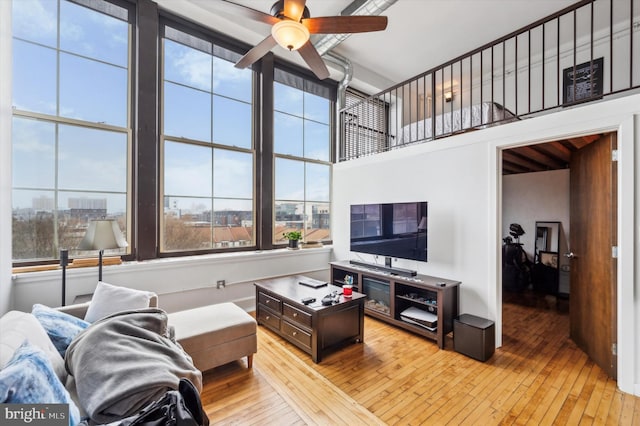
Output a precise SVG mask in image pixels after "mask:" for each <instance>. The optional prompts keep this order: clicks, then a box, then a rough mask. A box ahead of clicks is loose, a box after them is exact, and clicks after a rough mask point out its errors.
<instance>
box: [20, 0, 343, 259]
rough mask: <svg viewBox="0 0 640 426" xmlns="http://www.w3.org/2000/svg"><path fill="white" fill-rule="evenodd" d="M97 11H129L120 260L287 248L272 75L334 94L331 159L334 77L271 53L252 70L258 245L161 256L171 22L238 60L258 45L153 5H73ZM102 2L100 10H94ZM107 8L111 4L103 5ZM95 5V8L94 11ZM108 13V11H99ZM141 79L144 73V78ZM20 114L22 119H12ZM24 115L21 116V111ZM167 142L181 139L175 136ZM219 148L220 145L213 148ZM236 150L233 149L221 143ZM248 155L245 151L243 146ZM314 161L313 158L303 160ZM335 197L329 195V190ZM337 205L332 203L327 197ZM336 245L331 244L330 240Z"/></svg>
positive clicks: (118, 1) (332, 132) (107, 0)
mask: <svg viewBox="0 0 640 426" xmlns="http://www.w3.org/2000/svg"><path fill="white" fill-rule="evenodd" d="M69 1H71V2H74V3H77V4H79V5H82V6H89V7H91V8H96V7H107V9H108V4H111V3H112V4H115V5H117V6H120V7H124V8H126V10H127V12H128V21H127V22H128V25H129V52H128V58H129V64H128V66H129V70H128V87H127V90H128V92H127V96H128V101H127V106H128V108H129V110H128V111H127V115H128V127H127V138H128V139H127V141H128V148H127V162H128V163H127V168H128V171H127V194H126V197H127V218H126V222H127V240H128V242H129V247H128V248H127V254H126V255H123V256H122V258H123V259H124V260H126V261H133V260H136V261H144V260H151V259H158V258H165V257H179V256H190V255H206V254H209V253H218V252H225V253H229V252H241V251H255V250H270V249H277V248H282V247H284V246H285V245H286V244H273V226H274V208H275V200H274V195H275V177H274V174H273V172H274V162H275V157H274V152H273V149H274V146H273V143H274V139H273V129H274V121H273V120H274V118H273V115H274V103H273V100H274V87H273V86H274V84H273V82H274V75H275V69H276V68H280V69H282V70H284V71H286V72H289V73H292V74H295V75H297V76H300V77H302V78H304V79H308V80H309V81H311V82H313V83H314V84H319V85H321V86H324V87H326V88H328V89H329V90H330V91H331V92H332V95H331V96H332V97H333V99H331V102H330V111H329V138H330V142H329V157H330V158H329V161H328V162H327V164H328V165H329V167H330V170H331V171H330V174H332V166H333V164H334V163H335V161H336V144H335V141H336V137H337V134H336V123H337V116H336V97H337V88H338V83H337V82H336V81H333V80H329V79H327V80H324V81H320V80H318V79H317V78H316V77H315V75H314V74H313V73H312V72H311V71H309V70H306V69H304V68H301V67H299V66H297V65H295V64H292V63H290V62H288V61H286V60H285V59H279V58H276V57H275V55H274V54H273V53H272V52H269V53H267V54H266V55H265V56H264V57H263V58H261V59H260V60H258V61H257V62H256V63H254V64H253V65H252V66H251V69H252V71H253V74H252V80H253V87H254V88H253V94H252V103H253V108H252V125H253V130H252V138H253V142H252V143H253V146H252V148H251V149H252V151H253V157H254V160H253V161H254V163H253V170H254V176H253V180H254V188H253V192H254V193H253V204H254V226H253V227H254V232H253V233H254V236H253V237H254V244H253V245H251V246H243V247H234V248H233V249H232V250H229V249H215V248H212V249H207V250H192V251H171V252H161V244H160V242H161V240H160V238H161V226H162V216H163V214H164V212H163V206H164V199H163V197H162V194H163V192H162V191H163V188H162V186H161V185H162V175H161V173H163V170H162V164H163V155H164V154H163V152H162V147H163V145H164V136H163V135H162V134H161V133H160V132H161V124H162V123H161V120H162V117H161V114H162V110H161V105H160V102H162V100H163V92H162V84H163V76H162V72H163V71H162V69H161V68H160V67H161V66H162V63H161V62H160V61H161V60H162V51H161V49H162V43H161V40H162V28H163V25H166V24H170V25H171V26H172V27H175V28H177V29H179V30H180V31H184V32H187V33H189V34H191V35H193V36H195V37H201V38H204V39H205V40H209V41H211V42H213V43H215V44H216V45H219V46H221V47H223V48H226V49H229V50H231V51H234V52H236V53H239V54H240V55H243V54H245V53H246V52H248V51H249V50H250V49H251V48H253V46H252V45H249V44H247V43H243V42H241V41H239V40H236V39H234V38H232V37H230V36H228V35H226V34H222V33H220V32H217V31H216V30H214V29H211V28H208V27H205V26H203V25H201V24H198V23H195V21H191V20H188V19H185V18H182V17H180V16H177V15H174V14H172V13H171V12H168V11H165V10H162V9H161V8H159V7H158V5H157V3H155V2H154V1H152V0H135V1H134V0H69ZM96 5H98V6H96ZM104 5H106V6H104ZM92 6H93V7H92ZM98 10H99V11H102V9H98ZM140 76H144V78H141V77H140ZM14 115H16V114H14ZM17 115H19V114H17ZM28 115H29V117H30V118H45V119H48V118H51V117H49V116H47V115H46V114H44V115H40V114H39V113H30V114H28ZM61 121H64V122H65V123H66V124H71V125H79V124H80V125H85V124H86V123H83V122H82V121H81V120H75V119H64V120H61ZM94 126H95V127H96V128H103V127H104V128H105V129H107V130H112V128H111V127H110V126H109V125H105V124H99V123H97V124H94ZM169 140H177V141H179V140H178V139H176V138H169ZM210 146H211V147H212V149H215V148H216V147H215V144H211V145H210ZM220 147H221V148H224V149H230V148H231V147H230V146H226V145H222V146H220ZM240 151H242V149H240ZM305 161H313V160H305ZM330 194H331V192H330ZM329 203H331V200H329ZM326 243H327V244H330V243H331V241H327V242H326ZM58 262H59V260H58V259H51V260H49V259H37V260H35V261H32V262H31V261H30V262H26V261H25V262H23V261H19V262H13V264H14V266H31V265H42V264H55V263H58Z"/></svg>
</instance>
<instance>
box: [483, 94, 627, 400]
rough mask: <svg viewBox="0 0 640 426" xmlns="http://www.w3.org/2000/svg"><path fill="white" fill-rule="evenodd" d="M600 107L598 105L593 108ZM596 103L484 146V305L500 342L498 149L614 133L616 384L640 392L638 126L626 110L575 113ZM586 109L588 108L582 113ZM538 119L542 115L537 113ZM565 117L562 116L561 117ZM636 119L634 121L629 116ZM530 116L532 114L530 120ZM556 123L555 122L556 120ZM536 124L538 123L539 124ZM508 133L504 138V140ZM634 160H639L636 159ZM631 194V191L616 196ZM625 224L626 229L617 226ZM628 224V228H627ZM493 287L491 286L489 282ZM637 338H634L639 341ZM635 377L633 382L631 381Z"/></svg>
mask: <svg viewBox="0 0 640 426" xmlns="http://www.w3.org/2000/svg"><path fill="white" fill-rule="evenodd" d="M598 107H600V108H598ZM591 108H595V109H596V111H597V112H596V114H594V115H599V114H598V112H600V113H601V112H602V111H603V109H602V105H599V106H598V105H589V106H584V107H582V108H576V109H574V110H567V111H563V112H559V113H557V115H558V116H561V115H562V116H569V115H573V113H576V112H578V116H572V117H571V118H573V121H570V120H565V121H564V124H562V125H558V126H556V127H553V128H550V129H549V128H546V129H545V128H541V129H540V131H539V132H536V133H537V136H533V137H529V136H525V134H524V132H519V133H515V132H514V134H515V135H519V136H520V139H519V140H516V139H517V138H516V137H513V138H504V139H502V141H496V142H495V143H493V144H491V147H490V151H491V152H492V154H490V169H489V170H490V176H489V179H490V181H491V182H490V187H492V188H494V191H490V194H489V195H490V200H489V203H490V204H489V205H490V206H491V205H493V206H495V210H494V212H493V214H492V215H490V217H492V216H493V215H495V216H493V217H495V218H496V220H495V222H493V223H490V224H489V226H490V229H489V232H490V236H492V238H490V240H491V241H490V244H491V247H490V248H489V249H490V250H494V252H495V260H496V261H495V262H494V263H492V264H490V265H489V267H490V270H489V275H490V277H493V279H491V280H490V282H491V283H492V284H493V286H491V285H490V288H489V292H490V294H489V298H488V300H489V302H490V303H491V302H492V301H493V302H494V303H495V304H492V305H493V306H489V310H490V311H493V312H494V313H495V318H496V346H497V347H499V346H501V345H502V285H501V283H502V268H501V256H502V151H503V150H506V149H509V148H515V147H519V146H526V145H534V144H539V143H545V142H550V141H554V140H559V139H567V138H571V137H576V136H585V135H591V134H597V133H607V132H616V133H617V138H618V154H619V155H618V175H617V194H616V197H617V206H618V211H617V219H618V224H617V230H616V231H617V241H618V258H617V277H616V287H617V295H616V297H617V299H616V306H617V314H618V315H617V320H616V321H617V338H616V340H617V342H618V366H617V373H618V374H617V375H618V387H619V388H620V389H621V390H622V391H624V392H627V393H631V394H635V395H638V396H640V378H637V376H638V373H639V369H640V365H636V361H635V358H634V355H635V350H636V346H637V345H636V340H637V337H636V336H637V335H638V332H640V330H639V328H640V327H637V326H636V324H635V311H636V308H635V306H634V300H633V294H634V285H635V276H634V263H635V260H636V251H635V247H634V238H635V211H634V199H635V193H636V184H635V180H634V179H635V178H634V164H635V162H636V159H635V155H636V154H635V148H634V132H635V129H636V128H640V116H639V117H636V116H634V115H632V114H625V115H618V116H615V115H614V116H611V115H610V116H607V117H602V116H599V117H598V118H596V119H591V120H585V117H584V116H582V117H580V116H579V110H583V109H584V110H588V109H591ZM586 115H588V114H586ZM540 118H541V120H542V121H544V117H540ZM566 118H568V117H566ZM636 119H637V120H638V122H639V123H638V124H637V125H636V123H635V121H636ZM531 121H533V120H531ZM556 123H557V122H556ZM541 127H542V126H541ZM506 139H508V140H506ZM639 161H640V160H639ZM622 194H631V196H626V197H624V196H622ZM623 230H627V232H623ZM629 230H632V231H629ZM491 287H493V288H491ZM639 343H640V342H639ZM635 382H638V383H635Z"/></svg>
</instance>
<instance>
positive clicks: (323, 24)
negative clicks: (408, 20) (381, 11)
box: [302, 15, 387, 34]
mask: <svg viewBox="0 0 640 426" xmlns="http://www.w3.org/2000/svg"><path fill="white" fill-rule="evenodd" d="M302 24H303V25H304V26H305V27H307V29H308V30H309V32H310V33H311V34H351V33H366V32H369V31H382V30H384V29H385V28H387V17H386V16H361V15H352V16H324V17H318V18H308V19H303V20H302Z"/></svg>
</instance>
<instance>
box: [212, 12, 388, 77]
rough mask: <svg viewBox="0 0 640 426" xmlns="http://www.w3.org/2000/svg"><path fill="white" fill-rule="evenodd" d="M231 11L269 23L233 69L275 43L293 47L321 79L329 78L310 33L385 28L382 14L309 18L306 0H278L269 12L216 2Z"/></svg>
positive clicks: (242, 65) (385, 24) (258, 57)
mask: <svg viewBox="0 0 640 426" xmlns="http://www.w3.org/2000/svg"><path fill="white" fill-rule="evenodd" d="M220 3H221V4H224V5H225V6H227V7H226V9H228V10H230V11H232V12H233V13H235V14H238V15H242V16H244V17H247V18H250V19H253V20H255V21H259V22H263V23H266V24H270V25H272V27H271V35H269V36H267V38H265V39H264V40H262V41H261V42H260V43H258V44H257V45H256V46H255V47H253V48H252V49H251V50H249V51H248V52H247V54H246V55H244V56H243V57H242V58H241V59H240V60H239V61H238V62H237V63H236V65H235V66H236V68H246V67H248V66H250V65H251V64H253V63H254V62H256V61H257V60H258V59H260V58H262V57H263V56H264V55H265V54H266V53H267V52H269V51H270V50H271V49H272V48H273V47H275V46H276V45H277V44H279V45H280V46H282V47H284V48H285V49H288V50H291V51H293V50H297V51H298V52H299V53H300V56H302V59H304V61H305V62H306V63H307V65H309V68H311V71H313V72H314V74H315V75H316V76H317V77H318V78H319V79H321V80H323V79H325V78H327V77H329V70H328V69H327V66H326V65H325V63H324V61H323V60H322V58H321V57H320V54H319V53H318V51H317V50H316V48H315V47H314V46H313V44H312V43H311V41H309V37H310V35H311V34H333V33H337V34H351V33H363V32H369V31H381V30H384V29H385V28H386V27H387V17H386V16H363V15H347V16H324V17H318V18H311V17H310V16H311V15H310V13H309V9H308V8H307V6H306V5H305V4H306V0H279V1H276V2H275V3H274V4H273V6H271V11H270V13H271V14H270V15H268V14H266V13H263V12H260V11H258V10H255V9H252V8H250V7H246V6H243V5H240V4H237V3H232V2H230V1H227V0H223V1H222V2H220Z"/></svg>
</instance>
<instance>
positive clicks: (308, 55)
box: [298, 41, 329, 80]
mask: <svg viewBox="0 0 640 426" xmlns="http://www.w3.org/2000/svg"><path fill="white" fill-rule="evenodd" d="M298 52H300V56H302V59H304V61H305V62H306V63H307V65H309V68H311V71H313V73H314V74H315V75H316V77H318V78H319V79H320V80H324V79H325V78H327V77H329V70H328V69H327V66H326V65H325V63H324V61H323V60H322V58H321V57H320V55H319V54H318V51H317V50H316V48H315V47H313V44H311V41H307V42H306V43H305V44H304V45H303V46H302V47H301V48H300V49H298Z"/></svg>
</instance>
